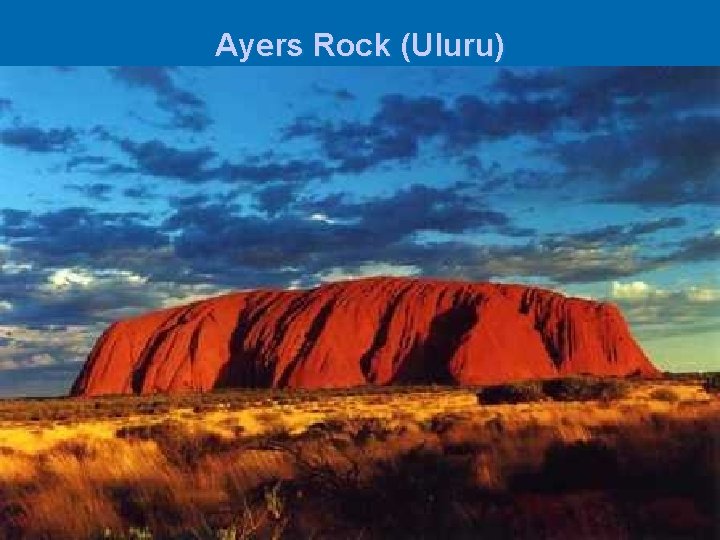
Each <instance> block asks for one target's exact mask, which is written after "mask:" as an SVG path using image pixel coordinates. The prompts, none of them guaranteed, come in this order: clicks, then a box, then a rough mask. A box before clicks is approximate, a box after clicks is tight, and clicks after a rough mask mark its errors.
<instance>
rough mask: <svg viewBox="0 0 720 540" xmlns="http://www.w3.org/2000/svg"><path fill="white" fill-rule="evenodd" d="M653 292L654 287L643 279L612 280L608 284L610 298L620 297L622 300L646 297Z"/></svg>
mask: <svg viewBox="0 0 720 540" xmlns="http://www.w3.org/2000/svg"><path fill="white" fill-rule="evenodd" d="M654 292H655V289H653V288H652V287H651V286H650V285H648V284H647V283H645V282H644V281H630V282H628V283H621V282H619V281H613V282H612V284H611V286H610V296H611V297H612V298H622V299H624V300H637V299H641V298H648V297H649V296H650V295H652V294H653V293H654Z"/></svg>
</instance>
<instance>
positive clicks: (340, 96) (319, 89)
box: [312, 84, 357, 101]
mask: <svg viewBox="0 0 720 540" xmlns="http://www.w3.org/2000/svg"><path fill="white" fill-rule="evenodd" d="M312 89H313V92H315V93H316V94H318V95H320V96H328V97H331V98H333V99H336V100H337V101H354V100H356V99H357V96H356V95H355V94H353V93H352V92H351V91H350V90H348V89H347V88H328V87H327V86H323V85H321V84H314V85H313V87H312Z"/></svg>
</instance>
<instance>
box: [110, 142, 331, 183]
mask: <svg viewBox="0 0 720 540" xmlns="http://www.w3.org/2000/svg"><path fill="white" fill-rule="evenodd" d="M111 140H113V141H114V142H115V143H116V144H117V145H118V147H119V148H120V149H121V150H122V151H123V152H124V153H125V154H126V155H127V156H128V157H129V158H130V160H131V162H132V166H126V165H119V164H114V165H112V166H107V167H105V168H104V169H102V170H101V171H98V172H102V173H115V174H121V173H140V174H144V175H148V176H155V177H161V178H170V179H176V180H181V181H183V182H189V183H202V182H207V181H210V180H217V181H221V182H227V183H246V184H265V183H268V182H277V181H281V182H288V183H300V184H302V183H306V182H309V181H310V180H326V179H328V178H329V177H330V176H331V174H332V172H333V171H332V169H330V168H329V167H328V166H327V165H326V164H325V163H324V162H323V161H321V160H304V159H284V158H282V157H279V156H277V155H275V154H274V153H273V152H266V153H264V154H262V155H259V156H249V157H246V158H245V159H244V160H242V161H238V162H231V161H228V160H225V161H223V162H222V163H220V164H219V165H215V164H214V163H213V162H214V161H216V158H217V157H218V155H217V153H216V152H215V151H214V150H212V149H210V148H209V147H207V146H202V147H198V148H190V149H181V148H176V147H173V146H170V145H168V144H166V143H164V142H163V141H161V140H159V139H153V140H150V141H146V142H137V141H133V140H131V139H127V138H123V139H113V138H112V137H111Z"/></svg>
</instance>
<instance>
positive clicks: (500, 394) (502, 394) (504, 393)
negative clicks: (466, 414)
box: [477, 381, 543, 405]
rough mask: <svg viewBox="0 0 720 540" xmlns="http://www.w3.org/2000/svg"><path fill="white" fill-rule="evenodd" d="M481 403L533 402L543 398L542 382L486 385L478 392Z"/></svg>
mask: <svg viewBox="0 0 720 540" xmlns="http://www.w3.org/2000/svg"><path fill="white" fill-rule="evenodd" d="M477 397H478V402H479V403H480V404H481V405H501V404H515V403H531V402H534V401H540V400H541V399H543V392H542V387H541V385H540V383H538V382H537V381H527V382H518V383H509V384H495V385H492V386H486V387H484V388H482V389H480V391H479V392H478V394H477Z"/></svg>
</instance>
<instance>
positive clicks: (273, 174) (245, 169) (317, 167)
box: [209, 154, 332, 184]
mask: <svg viewBox="0 0 720 540" xmlns="http://www.w3.org/2000/svg"><path fill="white" fill-rule="evenodd" d="M209 174H210V176H211V177H214V178H217V179H219V180H222V181H225V182H248V183H253V184H263V183H266V182H271V181H278V180H279V181H283V182H288V183H304V182H308V181H310V180H314V179H320V180H325V179H327V178H329V177H330V175H331V174H332V170H331V169H330V168H328V166H327V165H326V164H325V163H324V162H323V161H320V160H304V159H290V160H286V161H283V160H281V159H279V158H277V157H276V156H274V155H272V154H270V155H267V156H259V157H251V158H248V159H246V160H245V161H243V162H241V163H230V162H228V161H225V162H224V163H222V165H220V167H218V168H217V169H216V170H214V171H211V172H210V173H209Z"/></svg>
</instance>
